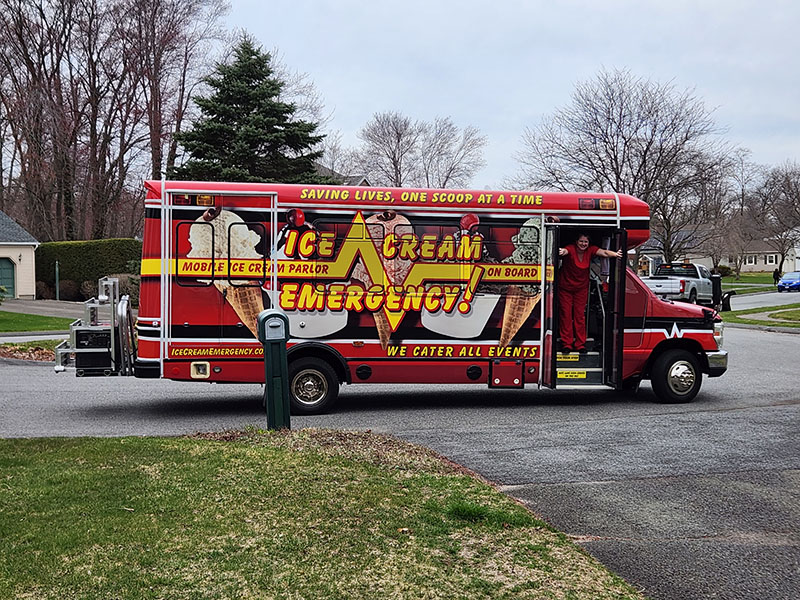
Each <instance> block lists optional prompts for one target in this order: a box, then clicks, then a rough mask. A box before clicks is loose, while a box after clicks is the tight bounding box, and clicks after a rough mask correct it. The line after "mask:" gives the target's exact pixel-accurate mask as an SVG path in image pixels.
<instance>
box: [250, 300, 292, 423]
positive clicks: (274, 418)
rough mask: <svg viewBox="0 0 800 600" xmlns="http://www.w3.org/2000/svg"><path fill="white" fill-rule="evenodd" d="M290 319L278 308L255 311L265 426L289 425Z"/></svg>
mask: <svg viewBox="0 0 800 600" xmlns="http://www.w3.org/2000/svg"><path fill="white" fill-rule="evenodd" d="M288 337H289V319H288V317H287V316H286V315H285V314H284V313H283V312H282V311H280V310H276V309H270V310H265V311H262V312H261V313H259V315H258V340H259V341H260V342H261V344H262V345H263V346H264V407H265V408H266V410H267V429H291V428H292V426H291V422H290V417H289V367H288V366H287V361H286V340H287V339H288Z"/></svg>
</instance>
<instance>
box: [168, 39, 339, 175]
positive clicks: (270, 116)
mask: <svg viewBox="0 0 800 600" xmlns="http://www.w3.org/2000/svg"><path fill="white" fill-rule="evenodd" d="M271 60H272V57H271V56H270V55H269V53H265V52H263V51H262V50H261V48H259V47H257V46H256V45H255V44H254V43H253V41H252V40H251V39H250V38H248V37H243V38H242V40H241V42H240V43H239V45H238V46H237V47H236V48H235V50H234V58H233V61H232V62H231V63H230V64H222V63H221V64H218V65H217V66H216V68H215V70H214V72H213V74H212V75H210V76H208V77H206V78H205V80H204V81H205V82H206V83H207V84H208V85H209V86H210V87H211V88H212V92H211V94H210V95H209V96H208V97H206V98H203V97H198V98H195V103H196V104H197V106H198V107H199V108H200V111H201V117H200V118H199V119H198V120H197V121H196V122H195V123H194V125H193V129H192V130H190V131H187V132H185V133H183V134H181V135H180V136H179V138H178V140H179V142H180V143H181V145H182V146H183V148H184V149H185V151H186V152H187V153H188V154H189V157H190V158H189V160H187V161H186V162H185V163H184V164H183V165H182V166H180V167H177V168H176V169H175V170H174V172H173V173H172V174H170V177H173V178H177V179H186V180H193V179H194V180H209V181H272V182H283V183H314V182H324V181H325V179H324V178H321V177H319V176H318V175H317V174H316V173H315V170H314V161H315V160H317V159H318V158H319V157H320V156H321V155H322V151H321V150H314V147H315V146H317V145H318V144H319V143H320V142H321V141H322V139H323V138H324V136H323V135H319V134H317V133H316V131H317V127H318V124H317V123H311V122H308V121H303V120H299V119H298V120H295V119H293V116H294V113H295V110H296V107H295V106H294V105H293V104H288V103H285V102H281V101H280V99H279V96H280V93H281V90H282V88H283V85H284V84H283V82H282V81H281V80H280V79H279V78H278V77H276V76H275V74H274V73H273V69H272V67H271Z"/></svg>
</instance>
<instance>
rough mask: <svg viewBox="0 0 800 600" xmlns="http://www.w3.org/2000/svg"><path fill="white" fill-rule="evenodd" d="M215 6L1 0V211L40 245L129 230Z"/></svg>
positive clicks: (167, 143) (176, 1) (176, 0)
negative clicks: (135, 203)
mask: <svg viewBox="0 0 800 600" xmlns="http://www.w3.org/2000/svg"><path fill="white" fill-rule="evenodd" d="M224 6H225V5H224V4H223V0H144V3H142V2H139V1H137V2H133V1H132V0H0V106H1V108H0V135H2V146H0V148H2V151H1V153H0V172H1V173H2V185H0V202H2V206H3V207H4V208H5V209H7V210H9V211H10V212H11V213H12V216H14V217H15V218H16V219H17V220H18V221H19V222H21V223H22V224H23V225H25V226H27V227H28V228H29V229H30V230H31V232H32V233H33V234H34V235H35V236H36V237H37V238H38V239H40V240H43V241H46V240H60V239H82V238H91V237H94V238H97V237H104V236H107V235H120V234H121V235H133V234H135V233H137V231H138V229H137V228H140V227H141V207H140V206H139V207H136V208H134V207H133V205H132V204H131V203H132V202H133V200H134V199H139V200H140V199H141V196H142V191H141V183H140V181H141V177H142V176H143V175H145V173H146V172H147V171H149V172H150V174H151V175H153V174H155V176H157V177H160V176H161V172H162V169H163V165H164V163H165V162H166V163H167V164H170V161H174V156H175V148H174V144H172V140H171V138H172V136H173V134H174V132H175V131H179V130H180V126H181V122H182V119H183V118H184V115H185V111H186V105H187V103H188V97H189V94H190V92H191V89H192V86H193V85H195V82H196V81H199V79H200V75H199V73H198V72H197V69H198V65H202V64H203V61H204V60H205V58H206V54H207V48H206V47H205V46H204V43H205V42H206V41H208V40H209V39H210V38H211V35H212V34H211V33H210V32H211V31H212V30H213V27H214V23H215V22H216V21H217V20H218V17H219V14H221V11H222V10H223V8H224ZM201 59H202V60H201ZM165 149H166V152H167V156H166V159H165V157H164V152H165ZM6 157H8V160H7V159H6ZM148 158H149V160H148ZM148 163H149V169H148V167H147V164H148ZM139 204H140V203H139Z"/></svg>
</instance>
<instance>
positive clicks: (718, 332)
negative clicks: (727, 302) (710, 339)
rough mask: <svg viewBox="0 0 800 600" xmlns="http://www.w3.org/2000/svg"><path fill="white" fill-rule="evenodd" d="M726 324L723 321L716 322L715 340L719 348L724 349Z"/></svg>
mask: <svg viewBox="0 0 800 600" xmlns="http://www.w3.org/2000/svg"><path fill="white" fill-rule="evenodd" d="M724 329H725V323H723V322H722V321H714V339H715V340H716V341H717V348H722V339H723V330H724Z"/></svg>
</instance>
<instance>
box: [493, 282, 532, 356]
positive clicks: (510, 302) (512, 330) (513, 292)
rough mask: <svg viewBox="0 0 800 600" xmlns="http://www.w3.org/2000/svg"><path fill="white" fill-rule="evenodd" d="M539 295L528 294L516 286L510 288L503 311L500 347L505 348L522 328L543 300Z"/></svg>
mask: <svg viewBox="0 0 800 600" xmlns="http://www.w3.org/2000/svg"><path fill="white" fill-rule="evenodd" d="M541 297H542V295H541V293H539V294H526V293H525V292H523V291H522V290H521V289H520V288H519V287H517V286H516V285H511V286H509V287H508V292H507V294H506V306H505V310H504V311H503V328H502V330H501V331H500V347H501V348H505V347H506V346H508V343H509V342H510V341H511V338H513V337H514V336H515V335H516V334H517V332H518V331H519V330H520V328H521V327H522V324H523V323H524V322H525V319H527V318H528V317H529V316H530V314H531V312H533V308H534V307H535V306H536V303H537V302H539V298H541Z"/></svg>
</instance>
